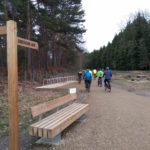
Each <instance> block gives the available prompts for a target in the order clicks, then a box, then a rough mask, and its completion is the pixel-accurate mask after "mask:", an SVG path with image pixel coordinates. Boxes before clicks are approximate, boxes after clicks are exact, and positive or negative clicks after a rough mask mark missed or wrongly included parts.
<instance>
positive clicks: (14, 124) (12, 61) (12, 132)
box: [7, 20, 20, 150]
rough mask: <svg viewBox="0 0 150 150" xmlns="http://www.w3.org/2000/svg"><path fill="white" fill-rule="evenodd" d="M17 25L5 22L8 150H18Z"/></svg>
mask: <svg viewBox="0 0 150 150" xmlns="http://www.w3.org/2000/svg"><path fill="white" fill-rule="evenodd" d="M17 66H18V62H17V25H16V22H14V21H12V20H10V21H7V68H8V109H9V150H19V149H20V148H19V123H18V122H19V119H18V116H19V113H18V67H17Z"/></svg>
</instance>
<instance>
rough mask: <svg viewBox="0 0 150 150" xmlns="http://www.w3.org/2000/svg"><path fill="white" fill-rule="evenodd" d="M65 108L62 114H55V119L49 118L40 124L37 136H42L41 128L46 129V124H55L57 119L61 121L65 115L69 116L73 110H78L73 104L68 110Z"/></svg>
mask: <svg viewBox="0 0 150 150" xmlns="http://www.w3.org/2000/svg"><path fill="white" fill-rule="evenodd" d="M68 107H69V106H68ZM65 110H66V109H65ZM65 110H63V112H62V114H60V115H55V119H53V118H52V120H51V118H50V119H49V121H48V122H47V123H45V124H43V125H42V126H39V127H38V128H37V130H38V131H37V132H38V136H43V129H46V128H47V127H48V126H52V125H55V124H56V123H57V122H58V121H61V120H62V119H64V118H66V117H67V116H69V115H70V114H72V113H73V112H75V111H77V110H78V106H75V105H74V108H73V107H71V108H70V110H68V111H65ZM49 128H50V127H49Z"/></svg>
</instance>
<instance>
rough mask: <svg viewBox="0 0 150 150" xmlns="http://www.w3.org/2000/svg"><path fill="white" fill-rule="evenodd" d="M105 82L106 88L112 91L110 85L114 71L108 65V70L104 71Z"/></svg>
mask: <svg viewBox="0 0 150 150" xmlns="http://www.w3.org/2000/svg"><path fill="white" fill-rule="evenodd" d="M104 76H105V79H104V83H105V90H106V88H108V89H109V91H111V85H110V80H111V78H112V73H111V70H110V69H109V67H106V70H105V71H104Z"/></svg>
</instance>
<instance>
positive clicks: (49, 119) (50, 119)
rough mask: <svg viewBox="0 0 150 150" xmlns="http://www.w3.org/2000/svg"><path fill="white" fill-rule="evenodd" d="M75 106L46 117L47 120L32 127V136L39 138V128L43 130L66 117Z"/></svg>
mask: <svg viewBox="0 0 150 150" xmlns="http://www.w3.org/2000/svg"><path fill="white" fill-rule="evenodd" d="M73 107H74V106H73V105H69V106H67V107H65V108H64V109H61V110H60V111H57V112H56V113H54V114H52V115H50V116H48V117H46V118H45V119H43V120H41V121H38V122H36V123H34V124H32V125H31V126H30V132H31V133H30V132H29V133H30V135H34V136H38V135H37V134H38V128H43V127H45V125H47V124H51V123H53V122H54V121H55V120H56V119H59V118H60V117H62V116H64V115H65V113H66V112H69V110H70V109H71V110H72V109H73Z"/></svg>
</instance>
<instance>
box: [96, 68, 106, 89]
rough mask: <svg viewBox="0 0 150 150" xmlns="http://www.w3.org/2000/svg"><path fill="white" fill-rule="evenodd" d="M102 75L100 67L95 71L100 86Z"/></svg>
mask: <svg viewBox="0 0 150 150" xmlns="http://www.w3.org/2000/svg"><path fill="white" fill-rule="evenodd" d="M103 76H104V72H103V70H102V69H99V70H98V72H97V77H98V86H101V87H102V78H103Z"/></svg>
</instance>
